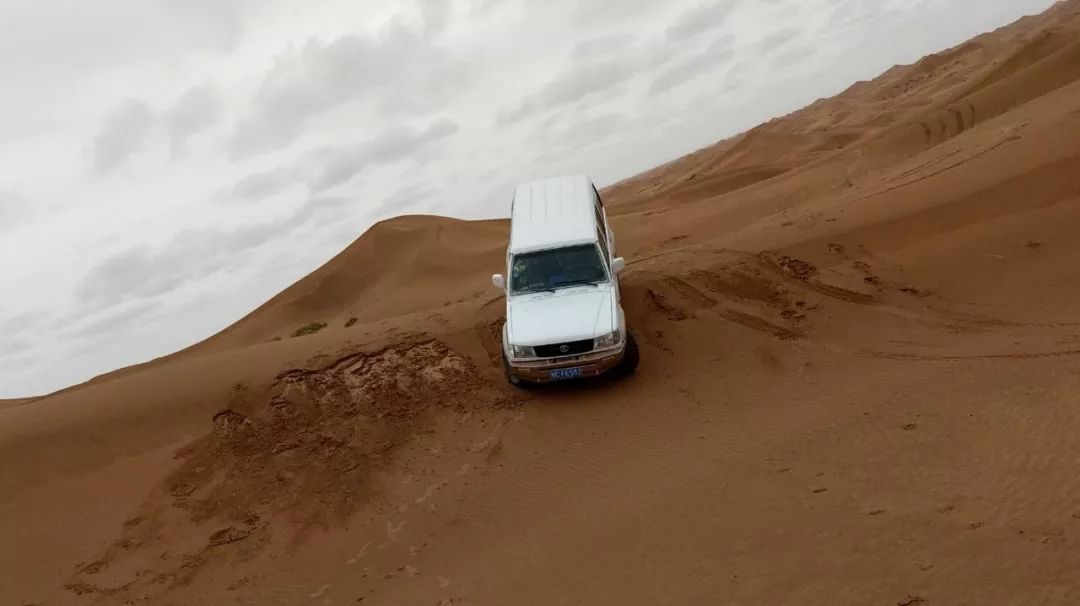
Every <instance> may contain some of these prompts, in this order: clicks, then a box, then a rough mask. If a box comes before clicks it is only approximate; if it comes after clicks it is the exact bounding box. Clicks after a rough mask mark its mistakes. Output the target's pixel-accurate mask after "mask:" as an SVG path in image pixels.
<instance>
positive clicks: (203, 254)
mask: <svg viewBox="0 0 1080 606" xmlns="http://www.w3.org/2000/svg"><path fill="white" fill-rule="evenodd" d="M291 221H292V217H291V216H289V217H286V218H285V219H283V220H277V221H270V222H267V223H262V224H255V225H251V226H246V227H242V228H239V229H235V230H231V231H226V230H219V229H189V230H186V231H183V232H180V233H179V234H177V235H176V236H175V237H174V238H173V239H172V240H171V241H170V242H169V243H168V244H166V245H165V247H164V248H162V249H160V250H152V249H150V248H149V247H146V246H137V247H134V248H130V249H128V250H125V251H123V252H120V253H117V254H114V255H112V256H110V257H108V258H106V259H105V260H104V261H102V262H101V263H99V264H98V265H97V266H95V267H94V268H93V269H91V270H90V271H89V272H88V273H87V275H86V276H84V277H83V279H82V280H81V281H80V283H79V286H78V288H77V289H76V296H77V297H78V298H79V299H80V300H81V301H82V302H83V303H85V304H89V305H90V306H91V307H92V308H101V307H108V306H111V305H115V304H117V303H121V302H125V301H137V300H142V299H150V298H153V297H158V296H161V295H164V294H166V293H169V292H172V291H174V290H176V289H178V288H180V287H182V286H184V285H185V284H187V283H188V282H191V281H193V280H195V279H197V278H203V277H205V276H207V275H209V274H212V273H214V272H216V271H218V270H219V269H221V268H222V266H224V265H225V264H226V263H227V262H228V261H229V259H230V258H231V257H233V256H235V255H238V254H241V253H243V252H245V251H247V250H249V249H252V248H255V247H257V246H259V245H260V244H262V243H264V242H266V241H269V240H272V239H274V238H276V237H278V236H281V235H283V234H285V233H287V232H289V231H291V230H292V229H294V228H295V227H297V226H296V225H293V224H292V223H291Z"/></svg>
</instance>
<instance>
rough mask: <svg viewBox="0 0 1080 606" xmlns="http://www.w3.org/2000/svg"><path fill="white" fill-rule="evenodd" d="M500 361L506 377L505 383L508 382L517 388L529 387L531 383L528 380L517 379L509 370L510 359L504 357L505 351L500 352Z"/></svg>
mask: <svg viewBox="0 0 1080 606" xmlns="http://www.w3.org/2000/svg"><path fill="white" fill-rule="evenodd" d="M502 363H503V375H504V376H505V377H506V382H507V383H510V384H511V385H513V386H514V387H517V388H518V389H529V387H531V384H530V383H529V382H528V381H525V380H522V379H519V378H518V377H515V376H514V373H512V372H510V360H508V359H506V352H503V354H502Z"/></svg>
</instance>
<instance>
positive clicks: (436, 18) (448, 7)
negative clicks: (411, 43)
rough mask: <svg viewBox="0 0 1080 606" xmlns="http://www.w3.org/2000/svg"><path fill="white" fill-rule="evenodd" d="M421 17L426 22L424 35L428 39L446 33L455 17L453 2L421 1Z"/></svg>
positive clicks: (447, 0) (439, 0)
mask: <svg viewBox="0 0 1080 606" xmlns="http://www.w3.org/2000/svg"><path fill="white" fill-rule="evenodd" d="M419 2H420V17H421V18H422V19H423V21H424V34H425V35H426V36H427V37H428V38H432V37H435V36H438V35H439V34H441V33H443V32H444V31H446V28H447V27H448V26H449V25H450V21H451V20H452V19H453V17H454V4H453V1H452V0H419Z"/></svg>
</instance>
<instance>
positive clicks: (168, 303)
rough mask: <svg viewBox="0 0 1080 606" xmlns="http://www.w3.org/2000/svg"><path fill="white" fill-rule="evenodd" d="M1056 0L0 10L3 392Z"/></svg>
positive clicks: (78, 0) (260, 1)
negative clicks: (402, 227) (414, 216)
mask: <svg viewBox="0 0 1080 606" xmlns="http://www.w3.org/2000/svg"><path fill="white" fill-rule="evenodd" d="M1051 3H1052V2H1051V0H979V1H978V2H975V1H972V0H545V1H543V2H533V1H531V0H430V1H411V0H400V1H393V2H387V1H384V0H310V1H305V2H300V1H298V0H108V1H107V2H94V1H92V0H36V1H34V2H3V3H0V82H3V86H2V87H0V109H2V111H0V167H2V169H0V259H2V265H0V397H5V396H23V395H33V394H40V393H44V392H47V391H51V390H54V389H57V388H61V387H65V386H67V385H70V384H72V383H75V382H79V381H82V380H85V379H88V378H90V377H91V376H93V375H95V374H99V373H101V372H104V371H108V370H111V369H113V368H117V367H120V366H125V365H128V364H131V363H136V362H140V361H144V360H146V359H148V358H151V357H154V356H157V355H161V354H165V353H169V352H171V351H174V350H176V349H178V348H181V347H184V346H187V345H189V344H191V343H194V342H196V341H199V340H201V339H203V338H205V337H206V336H208V335H210V334H212V333H214V332H216V331H218V330H220V329H221V328H224V327H225V326H227V325H229V324H230V323H232V322H233V321H235V320H236V319H238V318H239V317H240V316H241V315H243V314H244V313H247V312H248V311H250V310H251V309H253V308H254V307H256V306H257V305H259V304H260V303H262V302H263V301H265V300H266V299H267V298H269V297H271V296H273V295H274V294H276V293H277V292H279V291H280V290H282V289H283V288H285V287H287V286H288V285H289V284H291V283H292V282H294V281H295V280H297V279H298V278H300V277H302V276H303V275H305V274H306V273H308V272H310V271H311V270H313V269H315V268H316V267H318V266H319V265H320V264H322V263H323V262H324V261H325V260H327V259H328V258H330V257H331V256H332V255H333V254H335V253H336V252H338V251H339V250H340V249H341V248H343V247H344V246H346V245H347V244H348V243H349V242H351V241H352V240H354V239H355V238H356V237H357V236H359V235H360V233H361V232H362V231H363V230H365V229H366V228H367V227H368V226H369V225H371V224H372V223H373V222H375V221H377V220H379V219H382V218H386V217H389V216H393V215H398V214H407V213H438V214H446V215H452V216H458V217H464V218H479V217H494V216H504V215H505V214H506V212H507V210H508V208H507V206H508V202H509V195H510V192H511V187H512V185H513V183H514V182H516V181H518V180H522V179H528V178H533V177H539V176H546V175H553V174H560V173H568V172H570V173H588V174H590V175H592V176H593V177H594V179H596V181H597V182H598V183H599V184H600V185H601V186H602V185H606V184H609V183H611V182H614V181H616V180H618V179H621V178H624V177H627V176H630V175H632V174H634V173H636V172H639V171H641V170H644V169H647V168H650V167H652V166H654V165H656V164H659V163H661V162H664V161H667V160H669V159H672V158H673V157H675V156H678V155H680V154H682V153H686V152H689V151H692V150H694V149H696V148H699V147H702V146H704V145H707V144H709V143H712V142H714V141H716V140H719V139H721V138H724V137H727V136H729V135H732V134H734V133H737V132H739V131H742V130H745V129H747V128H749V127H752V126H754V125H755V124H757V123H759V122H762V121H764V120H767V119H768V118H770V117H773V116H776V115H780V114H783V113H787V112H789V111H792V110H795V109H798V108H799V107H802V106H804V105H806V104H807V103H809V102H812V101H813V100H814V99H816V98H818V97H822V96H829V95H832V94H835V93H837V92H839V91H841V90H843V89H844V88H846V87H847V86H848V85H849V84H851V83H852V82H854V81H855V80H858V79H868V78H871V77H873V76H875V75H877V74H878V73H880V72H882V71H884V70H885V69H887V68H889V67H891V66H892V65H894V64H898V63H910V62H912V61H914V60H916V59H918V58H919V57H921V56H923V55H924V54H927V53H929V52H933V51H936V50H940V49H942V48H945V47H948V46H951V45H954V44H956V43H959V42H962V41H964V40H966V39H968V38H970V37H972V36H973V35H976V34H978V33H980V32H982V31H986V30H989V29H993V28H995V27H998V26H1001V25H1004V24H1006V23H1008V22H1011V21H1013V20H1015V19H1016V18H1018V17H1020V16H1022V15H1024V14H1030V13H1034V12H1039V11H1041V10H1043V9H1045V8H1046V7H1047V6H1049V5H1050V4H1051Z"/></svg>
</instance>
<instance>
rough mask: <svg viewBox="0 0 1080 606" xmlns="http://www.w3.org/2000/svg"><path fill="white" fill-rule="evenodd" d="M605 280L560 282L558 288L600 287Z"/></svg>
mask: <svg viewBox="0 0 1080 606" xmlns="http://www.w3.org/2000/svg"><path fill="white" fill-rule="evenodd" d="M601 282H603V280H567V281H565V282H559V283H558V284H556V285H555V286H556V287H560V286H577V285H579V284H589V285H590V286H600V284H601Z"/></svg>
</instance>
